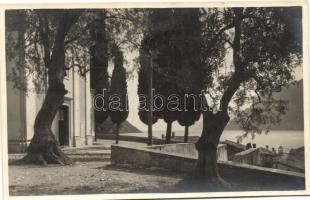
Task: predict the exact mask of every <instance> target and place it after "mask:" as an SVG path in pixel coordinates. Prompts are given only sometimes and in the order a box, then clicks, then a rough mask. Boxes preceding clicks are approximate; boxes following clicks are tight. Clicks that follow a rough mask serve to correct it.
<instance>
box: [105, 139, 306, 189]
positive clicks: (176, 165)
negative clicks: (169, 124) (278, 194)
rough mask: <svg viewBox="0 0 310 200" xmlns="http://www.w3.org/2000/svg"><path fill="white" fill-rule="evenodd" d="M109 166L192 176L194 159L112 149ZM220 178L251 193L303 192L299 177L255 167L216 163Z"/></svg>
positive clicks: (143, 150)
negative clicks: (155, 168) (123, 165)
mask: <svg viewBox="0 0 310 200" xmlns="http://www.w3.org/2000/svg"><path fill="white" fill-rule="evenodd" d="M111 148H112V151H111V162H112V164H113V163H114V164H130V165H133V166H136V167H145V168H147V167H160V168H164V169H167V170H171V171H174V172H181V173H189V174H191V173H193V172H194V169H195V165H196V161H197V158H196V157H195V156H189V155H182V154H178V153H170V152H169V153H168V152H160V151H156V150H154V149H150V148H146V147H129V146H125V145H120V144H119V145H112V147H111ZM218 168H219V172H220V174H221V176H222V177H223V178H224V179H226V180H227V181H229V182H230V183H235V185H236V184H237V185H240V188H242V187H243V186H246V187H251V188H253V190H255V188H256V190H304V189H305V176H304V174H302V173H297V172H289V171H284V170H278V169H272V168H264V167H258V166H251V165H244V164H237V163H232V162H229V161H226V162H225V161H218Z"/></svg>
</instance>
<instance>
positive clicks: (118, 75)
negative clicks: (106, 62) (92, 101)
mask: <svg viewBox="0 0 310 200" xmlns="http://www.w3.org/2000/svg"><path fill="white" fill-rule="evenodd" d="M123 60H124V58H123V53H122V52H121V50H120V49H119V48H118V47H116V49H115V51H114V69H113V73H112V78H111V89H110V92H109V94H110V96H109V106H108V107H109V115H110V117H111V120H112V122H113V123H114V124H116V131H115V132H116V144H118V140H119V127H120V124H121V123H123V122H124V121H125V120H126V119H127V117H128V114H129V111H128V95H127V81H126V70H125V68H124V67H123Z"/></svg>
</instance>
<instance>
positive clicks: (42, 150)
mask: <svg viewBox="0 0 310 200" xmlns="http://www.w3.org/2000/svg"><path fill="white" fill-rule="evenodd" d="M66 93H67V91H66V90H65V88H64V84H61V83H51V84H50V85H49V88H48V90H47V93H46V97H45V99H44V103H43V105H42V107H41V110H40V111H39V113H38V115H37V116H36V119H35V123H34V136H33V138H32V140H31V142H30V145H29V147H28V149H27V155H26V156H25V157H24V158H23V159H22V160H21V161H20V162H21V163H25V164H27V163H29V164H44V165H46V164H48V163H57V164H62V165H65V164H73V161H72V160H71V159H70V158H69V157H67V156H66V155H65V154H64V153H63V152H62V150H61V149H60V148H59V143H58V141H57V140H56V138H55V136H54V135H53V132H52V130H51V125H52V123H53V120H54V118H55V115H56V113H57V112H58V110H59V108H60V106H61V105H62V104H63V101H64V95H65V94H66Z"/></svg>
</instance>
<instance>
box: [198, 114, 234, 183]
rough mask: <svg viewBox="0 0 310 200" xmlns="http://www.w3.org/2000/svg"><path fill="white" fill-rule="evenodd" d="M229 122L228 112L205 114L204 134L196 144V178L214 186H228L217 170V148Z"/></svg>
mask: <svg viewBox="0 0 310 200" xmlns="http://www.w3.org/2000/svg"><path fill="white" fill-rule="evenodd" d="M228 121H229V116H228V114H227V112H224V111H219V112H217V113H215V114H213V113H212V112H208V111H207V112H204V113H203V130H202V134H201V137H200V138H199V140H198V141H197V142H196V144H195V146H196V149H197V151H198V161H197V168H196V173H195V175H196V178H198V179H200V180H202V181H203V182H205V183H210V185H212V186H222V185H223V184H225V185H226V183H225V182H224V181H223V179H222V178H221V176H220V174H219V172H218V168H217V146H218V144H219V141H220V137H221V135H222V132H223V130H224V128H225V126H226V125H227V123H228Z"/></svg>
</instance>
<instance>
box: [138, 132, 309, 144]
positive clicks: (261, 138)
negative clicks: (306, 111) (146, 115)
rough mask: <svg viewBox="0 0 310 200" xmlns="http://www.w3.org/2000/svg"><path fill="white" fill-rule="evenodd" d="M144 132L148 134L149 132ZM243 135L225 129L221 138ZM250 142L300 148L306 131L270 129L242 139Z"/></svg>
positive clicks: (154, 133) (234, 139) (194, 133)
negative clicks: (266, 132) (267, 131)
mask: <svg viewBox="0 0 310 200" xmlns="http://www.w3.org/2000/svg"><path fill="white" fill-rule="evenodd" d="M174 132H175V135H176V136H183V135H184V132H183V131H174ZM144 134H146V135H147V132H145V133H144ZM162 134H165V131H154V132H153V136H155V137H158V138H161V135H162ZM200 134H201V133H197V132H189V136H200ZM240 135H242V131H240V130H225V131H224V133H223V135H222V136H221V140H222V141H223V140H231V141H235V142H236V141H237V140H236V138H237V136H240ZM248 142H251V143H256V146H257V147H265V146H266V145H268V146H269V148H270V149H271V148H272V147H274V148H276V149H277V148H278V147H279V146H280V145H282V146H283V148H284V149H291V148H299V147H301V146H304V131H270V132H269V133H268V134H265V133H262V134H256V135H255V137H254V139H252V137H251V135H248V136H247V137H246V138H244V139H243V140H242V144H247V143H248Z"/></svg>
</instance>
